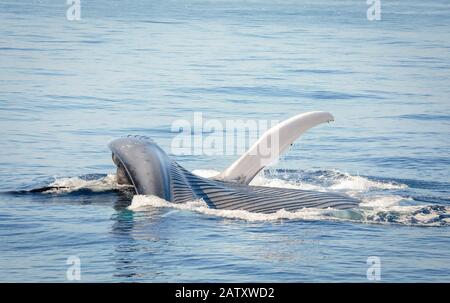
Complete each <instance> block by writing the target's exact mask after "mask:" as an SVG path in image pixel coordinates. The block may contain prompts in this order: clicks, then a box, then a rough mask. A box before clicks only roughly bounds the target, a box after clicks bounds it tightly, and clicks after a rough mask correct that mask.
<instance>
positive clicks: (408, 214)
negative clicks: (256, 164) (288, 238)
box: [129, 169, 450, 226]
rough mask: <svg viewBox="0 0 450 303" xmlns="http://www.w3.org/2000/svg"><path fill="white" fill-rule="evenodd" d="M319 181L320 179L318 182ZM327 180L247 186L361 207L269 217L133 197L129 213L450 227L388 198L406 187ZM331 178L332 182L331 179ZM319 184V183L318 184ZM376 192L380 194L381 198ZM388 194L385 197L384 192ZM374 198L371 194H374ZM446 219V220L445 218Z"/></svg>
mask: <svg viewBox="0 0 450 303" xmlns="http://www.w3.org/2000/svg"><path fill="white" fill-rule="evenodd" d="M193 173H195V174H197V175H199V176H201V177H213V176H215V175H217V174H218V173H219V172H218V171H216V170H207V169H202V170H194V171H193ZM320 178H321V177H320V176H319V179H320ZM324 178H327V180H326V181H327V182H324V183H325V184H328V186H327V185H320V184H313V183H307V182H303V181H287V180H282V179H278V178H272V177H269V178H267V177H265V176H264V174H263V173H261V174H259V175H258V176H256V177H255V179H254V180H253V181H252V182H251V183H250V185H253V186H270V187H280V188H294V189H307V190H318V191H339V192H342V193H345V194H348V195H351V196H354V197H356V198H358V199H360V200H361V201H362V203H361V204H360V207H359V208H357V209H354V210H335V209H314V208H304V209H301V210H298V211H295V212H289V211H286V210H280V211H278V212H276V213H272V214H261V213H252V212H248V211H245V210H219V209H212V208H209V207H208V206H207V204H206V203H205V202H204V201H202V200H195V201H190V202H187V203H182V204H175V203H170V202H168V201H165V200H163V199H160V198H158V197H155V196H143V195H136V196H134V197H133V200H132V203H131V205H130V206H129V209H131V210H134V211H141V210H146V209H148V208H151V207H157V208H161V207H163V208H172V209H180V210H188V211H194V212H198V213H202V214H206V215H211V216H217V217H222V218H230V219H242V220H246V221H277V220H284V219H288V220H303V221H311V220H313V221H314V220H333V221H351V222H364V223H376V224H405V225H420V226H441V225H446V224H448V223H450V219H448V218H444V219H441V218H440V217H439V216H440V215H442V214H448V213H450V210H449V209H447V208H445V209H444V210H435V209H432V208H430V207H431V206H427V205H422V206H417V205H415V206H405V205H400V202H402V201H406V200H408V199H405V198H404V197H402V196H399V195H394V194H389V190H395V189H404V188H406V187H407V186H406V185H405V184H394V183H390V182H382V181H374V180H370V179H368V178H365V177H361V176H353V175H350V174H344V173H341V172H337V171H336V172H333V173H332V174H331V177H330V176H329V175H327V176H324ZM330 178H331V179H330ZM319 183H320V182H319ZM379 190H383V195H381V194H380V192H379ZM385 191H387V193H386V194H384V192H385ZM374 192H375V194H372V193H374ZM422 210H425V211H422ZM444 217H445V216H444Z"/></svg>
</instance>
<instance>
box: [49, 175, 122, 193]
mask: <svg viewBox="0 0 450 303" xmlns="http://www.w3.org/2000/svg"><path fill="white" fill-rule="evenodd" d="M48 186H49V187H51V189H49V190H47V191H44V193H70V192H74V191H78V190H82V189H88V190H91V191H94V192H102V191H108V190H114V189H121V188H127V187H129V185H119V184H117V179H116V175H115V174H109V175H106V176H105V177H102V178H99V179H94V180H86V179H82V178H80V177H70V178H56V179H55V181H53V182H52V183H50V184H49V185H48Z"/></svg>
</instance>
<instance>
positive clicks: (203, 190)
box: [108, 112, 360, 214]
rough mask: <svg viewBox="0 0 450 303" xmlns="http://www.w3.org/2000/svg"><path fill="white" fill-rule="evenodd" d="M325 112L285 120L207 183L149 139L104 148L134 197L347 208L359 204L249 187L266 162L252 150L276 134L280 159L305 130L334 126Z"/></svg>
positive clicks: (225, 205)
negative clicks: (322, 124)
mask: <svg viewBox="0 0 450 303" xmlns="http://www.w3.org/2000/svg"><path fill="white" fill-rule="evenodd" d="M333 119H334V118H333V116H332V115H331V114H329V113H327V112H309V113H305V114H300V115H297V116H294V117H292V118H291V119H288V120H286V121H284V122H282V123H280V124H278V125H277V126H275V127H274V128H272V129H269V130H268V131H266V132H265V133H264V134H263V135H262V136H261V138H260V139H259V140H258V141H257V142H256V143H255V144H254V145H253V146H252V147H251V148H250V149H249V150H248V151H247V152H246V153H245V154H243V155H242V156H241V157H240V158H239V159H238V160H237V161H235V162H234V163H233V164H232V165H230V166H229V167H228V168H227V169H225V170H224V171H223V172H222V173H220V174H218V175H217V176H214V177H211V178H204V177H201V176H198V175H196V174H194V173H192V172H190V171H188V170H187V169H185V168H184V167H183V166H181V165H180V164H179V163H178V162H176V161H175V160H173V159H172V158H171V157H170V156H169V155H168V154H167V153H166V152H165V151H164V150H163V149H162V148H161V147H160V146H159V145H158V144H157V143H156V142H155V141H154V140H153V139H151V138H149V137H147V136H137V135H128V136H126V137H121V138H118V139H114V140H113V141H111V142H110V143H109V144H108V147H109V149H110V150H111V152H112V160H113V162H114V164H115V165H116V168H117V170H116V178H117V182H118V183H119V184H128V185H131V186H132V187H133V188H134V191H135V193H136V194H137V195H152V196H157V197H159V198H161V199H164V200H166V201H168V202H171V203H185V202H188V201H193V200H203V201H204V202H205V203H206V204H207V205H208V207H210V208H214V209H225V210H244V211H249V212H256V213H265V214H270V213H275V212H278V211H280V210H285V211H290V212H294V211H298V210H301V209H303V208H319V209H326V208H332V209H351V208H355V207H357V206H358V205H359V203H360V201H359V200H357V199H355V198H352V197H350V196H347V195H343V194H339V193H333V192H319V191H312V190H302V189H290V188H276V187H267V186H254V185H251V184H250V182H251V180H253V178H254V177H255V176H256V175H257V174H258V172H259V171H261V170H262V169H263V168H264V167H266V166H267V165H268V163H270V161H261V159H260V158H259V157H260V155H258V154H257V153H254V152H252V151H255V150H257V149H258V148H259V147H261V145H262V144H266V143H267V142H269V141H271V140H270V139H271V138H272V141H274V140H273V137H274V134H276V135H277V137H278V138H277V139H278V140H277V144H278V145H277V147H278V148H277V152H276V154H275V155H273V156H272V157H273V158H275V157H279V156H280V155H281V154H282V153H283V152H285V151H286V150H287V149H288V148H289V146H291V145H292V144H293V141H295V140H296V139H297V138H298V137H299V136H300V135H301V134H303V133H304V132H305V131H307V130H308V129H309V128H311V127H313V126H315V125H318V124H320V123H323V122H329V121H333Z"/></svg>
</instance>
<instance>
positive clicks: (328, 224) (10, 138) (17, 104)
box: [0, 0, 450, 282]
mask: <svg viewBox="0 0 450 303" xmlns="http://www.w3.org/2000/svg"><path fill="white" fill-rule="evenodd" d="M68 7H69V6H68V5H67V4H66V1H65V0H52V1H50V0H43V1H10V0H0V20H1V24H2V26H1V27H0V146H1V148H0V281H2V282H7V281H43V282H67V281H69V282H70V281H71V280H69V279H68V275H67V270H68V269H70V266H71V264H70V262H69V264H68V263H67V261H68V258H70V257H75V258H78V259H79V261H80V270H81V281H82V282H94V281H97V282H156V281H157V282H165V281H169V282H205V281H212V282H214V281H221V282H271V281H272V282H274V281H277V282H317V281H319V282H341V281H349V282H370V280H368V278H367V271H368V269H369V270H370V266H372V265H371V263H370V262H369V263H368V258H369V257H373V256H374V257H377V258H378V260H379V261H380V262H379V264H377V266H378V265H379V267H377V269H378V268H379V269H380V272H381V275H380V276H379V277H380V279H381V280H380V281H381V282H415V281H435V282H444V281H445V282H450V263H449V262H448V260H449V258H450V175H449V172H450V157H449V151H450V141H449V138H450V85H449V84H450V34H449V33H450V3H449V2H448V1H447V0H439V1H433V2H432V3H429V2H428V1H418V0H413V1H384V0H381V8H382V11H381V20H379V21H368V20H367V18H366V10H367V8H368V5H367V4H366V1H363V0H361V1H360V0H358V1H356V0H355V1H263V0H253V1H181V0H179V1H170V0H166V1H143V0H140V1H128V2H127V1H112V0H110V1H106V0H100V1H83V0H82V1H81V20H79V21H69V20H67V18H66V10H67V8H68ZM311 110H324V111H329V112H331V113H333V115H334V116H335V122H333V123H330V124H326V125H321V126H318V127H316V128H314V129H312V130H310V131H309V132H308V133H306V134H305V135H304V136H302V137H301V139H300V140H298V141H297V143H296V144H295V145H294V146H293V147H292V148H291V150H290V151H289V153H288V154H286V155H285V156H283V157H282V159H281V161H279V162H278V163H277V164H276V165H275V166H273V167H271V168H269V169H267V170H265V171H264V172H262V173H261V174H260V175H258V176H257V178H256V179H255V180H254V181H253V182H252V184H253V185H267V186H276V187H289V188H303V189H314V190H320V191H331V192H340V193H345V194H348V195H351V196H354V197H357V198H359V199H361V200H362V204H361V207H360V208H359V209H356V210H352V211H334V210H314V209H307V210H301V211H299V212H296V213H288V212H279V213H277V214H272V215H258V214H252V213H247V212H241V211H218V210H211V209H208V208H206V207H205V205H204V203H202V201H192V202H189V203H187V204H185V205H181V206H174V205H171V204H170V203H167V202H166V201H162V200H159V199H156V198H155V197H146V196H133V193H132V191H131V190H130V189H129V188H127V187H123V186H118V185H117V184H116V182H115V175H114V172H115V167H114V164H113V162H112V161H111V155H110V151H109V149H108V147H107V143H108V142H109V141H111V140H112V139H114V138H117V137H120V136H123V135H127V134H138V135H146V136H149V137H152V138H153V139H154V140H155V141H157V142H158V144H159V145H160V146H162V147H163V148H164V149H165V150H166V151H168V152H169V153H170V152H171V142H172V140H173V138H174V137H175V135H176V133H174V132H172V131H171V125H172V123H173V122H174V121H175V120H178V119H185V120H188V121H192V120H193V119H194V113H195V112H200V113H202V115H203V117H204V119H205V120H206V119H219V120H221V121H224V120H228V119H231V120H238V119H241V120H245V119H263V120H272V119H274V120H283V119H286V118H288V117H290V116H292V115H294V114H297V113H302V112H306V111H311ZM173 156H174V158H175V159H176V160H177V161H179V163H180V164H181V165H183V166H184V167H186V168H187V169H189V170H191V171H193V172H194V173H196V174H199V175H202V176H211V175H213V174H215V173H217V172H220V171H221V170H223V169H224V168H226V167H227V166H228V165H229V164H230V163H232V161H233V160H234V159H236V158H237V157H238V155H212V156H211V155H204V154H200V155H183V156H180V155H173ZM43 187H52V188H53V189H51V190H47V191H44V192H36V191H34V190H35V189H39V188H43ZM69 261H70V259H69Z"/></svg>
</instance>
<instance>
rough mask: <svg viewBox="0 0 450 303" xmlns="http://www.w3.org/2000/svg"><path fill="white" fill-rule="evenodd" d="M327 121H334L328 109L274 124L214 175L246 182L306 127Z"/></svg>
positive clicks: (227, 179)
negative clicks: (231, 162)
mask: <svg viewBox="0 0 450 303" xmlns="http://www.w3.org/2000/svg"><path fill="white" fill-rule="evenodd" d="M330 121H334V117H333V116H332V115H331V114H330V113H328V112H320V111H317V112H307V113H304V114H300V115H297V116H294V117H292V118H290V119H287V120H285V121H283V122H281V123H279V124H277V125H275V126H274V127H272V128H270V129H269V130H267V131H266V132H265V133H264V134H263V135H262V136H261V138H259V139H258V141H256V143H254V144H253V145H252V147H250V149H249V150H248V151H247V152H245V153H244V154H243V155H242V156H241V157H240V158H239V159H237V160H236V161H235V162H234V163H233V164H231V165H230V166H229V167H228V168H227V169H225V170H224V171H223V172H222V173H221V174H219V175H218V176H217V177H215V179H217V180H222V181H228V182H237V183H243V184H249V183H250V182H251V181H252V179H253V178H254V177H255V176H256V174H257V173H258V172H259V171H260V170H261V169H263V168H264V167H266V166H267V165H269V164H270V163H272V162H273V161H275V160H276V159H278V158H279V157H280V156H281V155H282V154H283V153H284V152H285V151H286V150H287V149H288V148H289V147H290V146H291V145H292V144H293V143H294V141H295V140H296V139H297V138H298V137H300V136H301V135H302V134H303V133H305V132H306V131H307V130H308V129H310V128H312V127H314V126H316V125H318V124H321V123H324V122H330Z"/></svg>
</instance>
